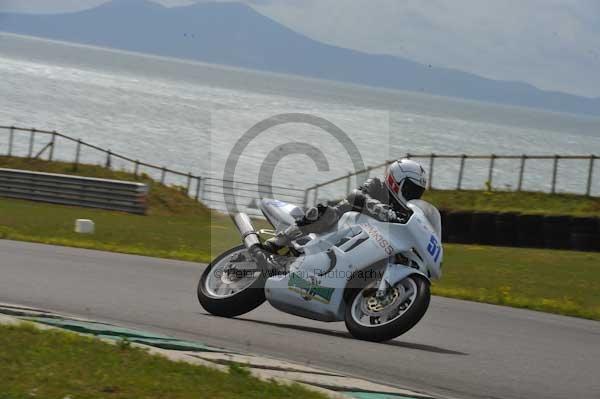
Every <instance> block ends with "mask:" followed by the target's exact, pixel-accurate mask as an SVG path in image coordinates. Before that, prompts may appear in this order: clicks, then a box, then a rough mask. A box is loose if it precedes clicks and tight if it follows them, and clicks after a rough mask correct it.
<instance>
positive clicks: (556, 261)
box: [433, 244, 600, 320]
mask: <svg viewBox="0 0 600 399" xmlns="http://www.w3.org/2000/svg"><path fill="white" fill-rule="evenodd" d="M444 249H445V252H444V266H443V276H442V278H441V279H440V280H439V281H436V282H434V284H433V293H434V294H436V295H441V296H447V297H452V298H461V299H467V300H472V301H478V302H487V303H492V304H498V305H507V306H513V307H519V308H527V309H534V310H540V311H545V312H551V313H558V314H563V315H570V316H577V317H583V318H588V319H595V320H600V253H588V252H573V251H557V250H546V249H528V248H502V247H489V246H476V245H451V244H450V245H449V244H446V245H444Z"/></svg>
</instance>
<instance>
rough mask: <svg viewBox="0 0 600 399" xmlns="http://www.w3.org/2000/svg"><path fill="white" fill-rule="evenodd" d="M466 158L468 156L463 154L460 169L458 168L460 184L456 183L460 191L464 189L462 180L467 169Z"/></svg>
mask: <svg viewBox="0 0 600 399" xmlns="http://www.w3.org/2000/svg"><path fill="white" fill-rule="evenodd" d="M466 158H467V156H466V155H465V154H462V156H461V157H460V169H458V184H457V185H456V189H457V190H459V191H460V190H461V189H462V180H463V173H464V170H465V159H466Z"/></svg>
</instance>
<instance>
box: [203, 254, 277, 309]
mask: <svg viewBox="0 0 600 399" xmlns="http://www.w3.org/2000/svg"><path fill="white" fill-rule="evenodd" d="M245 250H246V247H244V246H243V245H240V246H237V247H235V248H231V249H229V250H227V251H225V252H223V253H222V254H221V255H219V256H217V257H216V258H215V259H214V260H213V261H212V262H211V263H210V264H209V265H208V266H206V269H205V270H204V273H202V277H201V278H200V281H199V282H198V288H197V293H198V301H199V302H200V305H202V307H203V308H204V309H206V311H208V312H209V313H210V314H213V315H215V316H221V317H235V316H240V315H243V314H245V313H248V312H250V311H252V310H254V309H256V308H257V307H259V306H260V305H262V303H263V302H264V301H265V300H266V298H265V282H266V277H265V274H264V273H261V274H260V277H258V278H257V279H256V280H255V281H253V282H252V283H251V284H250V285H249V286H248V287H246V288H244V289H243V290H241V291H239V292H237V293H235V294H233V295H231V296H227V297H217V296H214V295H212V294H211V293H210V292H209V291H208V290H207V288H206V281H207V279H208V278H210V277H211V272H212V271H213V269H214V267H215V266H216V265H219V264H220V263H221V262H224V261H226V259H227V258H228V257H230V256H232V255H234V254H235V253H236V252H238V253H242V252H244V251H245ZM213 278H216V277H213Z"/></svg>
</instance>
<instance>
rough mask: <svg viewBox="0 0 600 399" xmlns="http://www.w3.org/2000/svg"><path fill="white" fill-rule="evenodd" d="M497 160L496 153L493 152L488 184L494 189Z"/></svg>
mask: <svg viewBox="0 0 600 399" xmlns="http://www.w3.org/2000/svg"><path fill="white" fill-rule="evenodd" d="M495 161H496V155H495V154H492V155H491V156H490V171H489V173H488V184H489V189H490V191H492V188H493V180H494V162H495Z"/></svg>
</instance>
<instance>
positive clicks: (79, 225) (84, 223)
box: [75, 219, 96, 234]
mask: <svg viewBox="0 0 600 399" xmlns="http://www.w3.org/2000/svg"><path fill="white" fill-rule="evenodd" d="M95 228H96V226H95V224H94V222H93V221H92V220H89V219H77V220H76V221H75V233H79V234H93V233H94V230H95Z"/></svg>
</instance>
